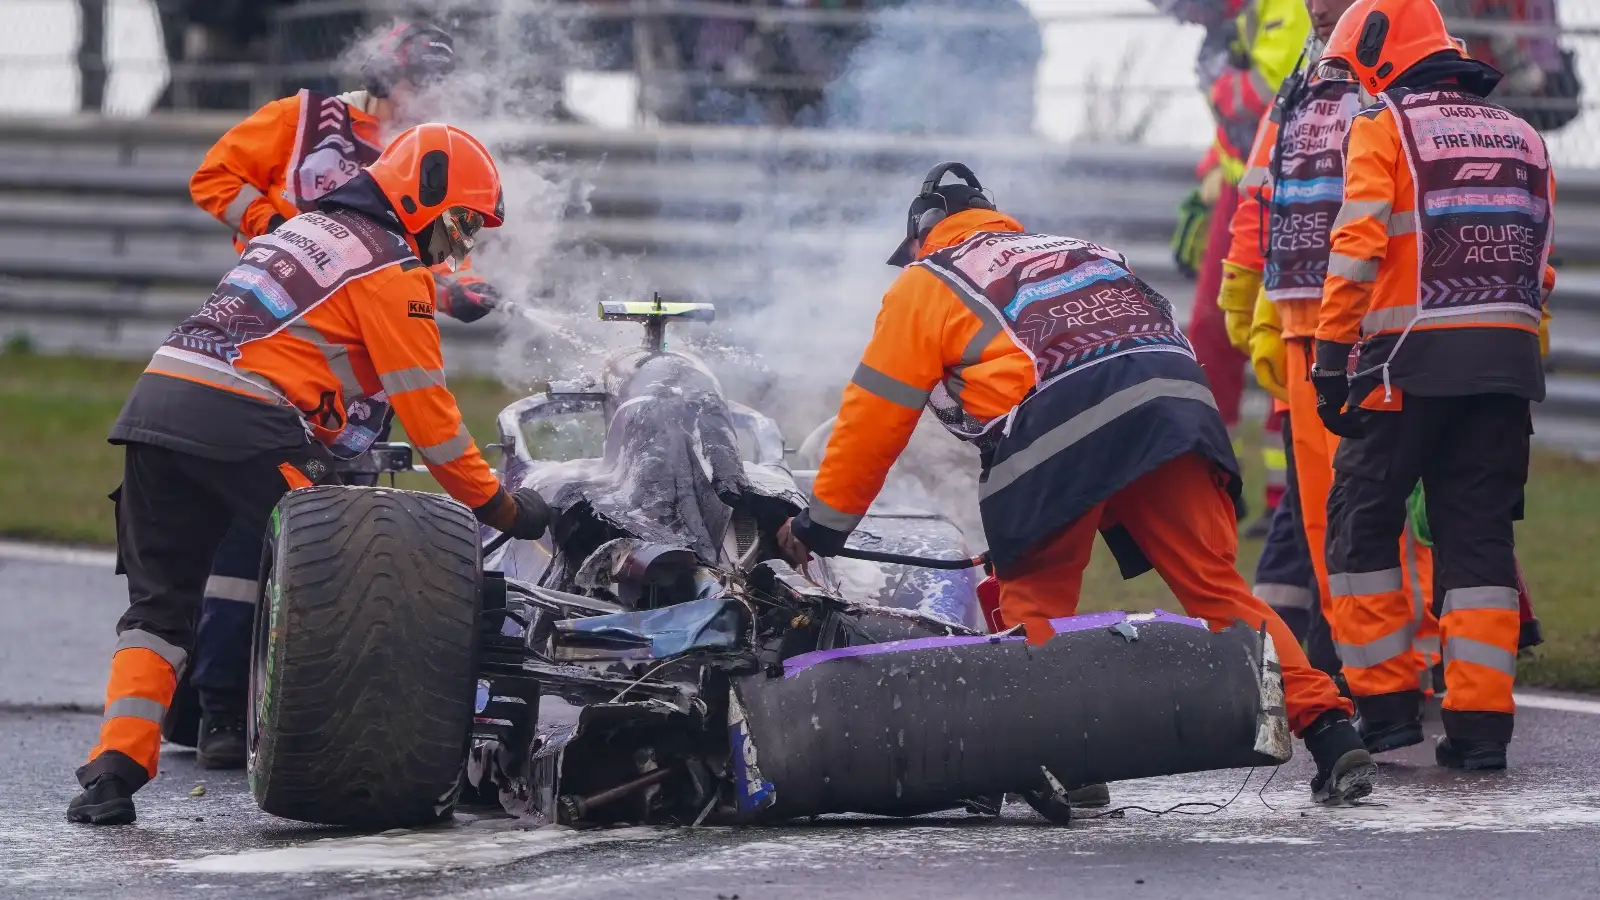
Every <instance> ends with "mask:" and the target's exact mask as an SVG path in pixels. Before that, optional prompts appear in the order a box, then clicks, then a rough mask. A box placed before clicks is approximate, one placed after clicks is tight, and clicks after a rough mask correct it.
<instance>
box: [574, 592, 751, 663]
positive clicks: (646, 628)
mask: <svg viewBox="0 0 1600 900" xmlns="http://www.w3.org/2000/svg"><path fill="white" fill-rule="evenodd" d="M743 622H744V613H743V609H742V607H740V605H739V604H738V603H737V602H735V601H732V600H728V599H726V598H722V597H708V598H706V599H704V600H693V601H690V602H688V603H679V604H677V605H676V606H668V607H665V608H662V609H649V610H642V611H640V612H629V613H616V614H613V615H609V616H591V617H589V618H587V619H567V620H564V621H561V622H557V623H556V631H557V635H558V636H557V639H556V643H557V646H558V647H560V648H567V649H574V650H580V649H581V650H597V651H611V652H609V653H607V654H606V655H607V656H612V657H614V658H624V659H667V658H670V657H673V656H678V655H680V654H684V653H689V652H691V651H695V650H721V649H737V648H738V646H739V634H740V631H741V628H742V625H743Z"/></svg>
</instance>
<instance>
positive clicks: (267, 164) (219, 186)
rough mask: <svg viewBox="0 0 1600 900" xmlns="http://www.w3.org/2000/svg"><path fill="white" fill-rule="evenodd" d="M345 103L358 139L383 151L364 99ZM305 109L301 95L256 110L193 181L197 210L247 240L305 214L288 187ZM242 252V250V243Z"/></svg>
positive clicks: (207, 159) (229, 134)
mask: <svg viewBox="0 0 1600 900" xmlns="http://www.w3.org/2000/svg"><path fill="white" fill-rule="evenodd" d="M360 96H361V97H364V95H360ZM341 99H344V100H345V101H346V104H347V108H348V110H349V113H350V125H351V128H352V129H353V130H354V131H355V133H356V135H357V136H359V137H360V138H361V139H362V140H364V141H367V142H368V143H371V144H373V145H375V146H380V145H381V143H380V141H379V134H378V132H379V124H378V120H377V119H376V118H374V117H373V116H372V115H371V114H370V113H368V112H367V111H366V110H364V109H363V108H362V107H361V104H360V102H358V101H359V99H360V97H357V96H352V95H345V96H344V97H343V98H341ZM300 104H301V100H300V95H299V94H296V95H294V96H292V97H285V98H283V99H282V100H274V101H272V102H271V103H268V104H267V105H266V106H263V107H261V108H260V109H258V110H256V111H255V112H254V113H252V114H251V115H250V117H249V118H247V119H245V120H244V121H243V122H240V123H239V124H237V125H235V126H233V127H232V128H230V129H228V132H227V133H226V134H224V135H223V136H222V137H221V139H219V140H218V141H217V142H216V144H214V145H212V147H211V149H210V150H208V151H206V156H205V159H204V160H203V161H202V162H201V163H200V168H198V169H196V170H195V173H194V175H193V176H192V177H191V178H190V179H189V195H190V196H191V197H193V198H194V202H195V205H196V206H198V207H200V208H201V209H203V210H205V211H206V212H208V213H210V214H212V215H213V216H216V217H217V220H218V221H220V222H222V223H223V224H224V225H227V226H228V227H229V228H232V229H233V230H234V231H235V232H236V233H237V235H238V236H239V237H241V238H242V239H243V240H249V239H250V238H253V237H255V236H256V235H259V234H262V233H264V232H265V231H266V230H267V222H268V221H269V220H270V219H271V218H272V217H273V215H274V214H276V215H280V216H282V217H284V218H285V219H292V218H294V217H295V216H296V215H298V214H299V212H300V210H298V209H296V208H295V205H294V203H293V202H292V201H291V200H290V198H289V191H288V186H287V183H286V178H287V173H288V168H289V160H290V159H291V158H292V157H293V156H294V152H295V146H294V140H295V133H296V128H297V126H298V124H299V122H300ZM239 247H240V249H243V243H242V242H241V243H240V244H239Z"/></svg>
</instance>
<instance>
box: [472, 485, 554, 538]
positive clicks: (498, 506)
mask: <svg viewBox="0 0 1600 900" xmlns="http://www.w3.org/2000/svg"><path fill="white" fill-rule="evenodd" d="M472 514H473V515H475V516H477V518H478V521H479V522H482V523H483V524H485V525H488V526H489V527H490V528H493V529H495V530H496V531H502V532H505V533H506V534H509V535H511V536H512V537H514V538H516V539H517V540H521V541H536V540H538V539H539V538H542V537H544V531H545V529H546V528H548V527H550V504H548V503H546V502H544V498H543V497H541V496H540V495H539V492H538V491H536V490H534V489H533V488H531V487H523V488H517V491H516V493H514V494H508V493H506V489H505V488H501V489H500V492H499V493H497V494H495V495H494V499H492V500H490V501H489V502H488V503H485V504H484V505H482V506H480V507H478V508H477V509H475V510H473V511H472Z"/></svg>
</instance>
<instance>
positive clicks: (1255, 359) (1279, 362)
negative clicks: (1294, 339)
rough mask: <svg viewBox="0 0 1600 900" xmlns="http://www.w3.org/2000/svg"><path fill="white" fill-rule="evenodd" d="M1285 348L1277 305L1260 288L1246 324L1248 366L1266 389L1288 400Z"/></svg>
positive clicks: (1284, 400)
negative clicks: (1248, 325) (1248, 327)
mask: <svg viewBox="0 0 1600 900" xmlns="http://www.w3.org/2000/svg"><path fill="white" fill-rule="evenodd" d="M1287 357H1288V350H1287V348H1286V347H1285V346H1284V343H1283V322H1282V320H1281V319H1279V318H1278V307H1277V305H1276V304H1274V303H1273V302H1272V301H1271V300H1268V299H1267V292H1266V291H1261V292H1260V293H1259V294H1258V295H1257V298H1256V309H1255V318H1254V321H1253V322H1252V324H1251V327H1250V367H1251V368H1252V369H1254V370H1255V373H1256V381H1257V382H1259V383H1260V384H1261V387H1262V388H1263V389H1265V390H1266V392H1267V393H1269V394H1271V395H1272V396H1274V397H1277V398H1278V399H1279V400H1282V401H1283V402H1285V403H1287V402H1289V368H1288V358H1287Z"/></svg>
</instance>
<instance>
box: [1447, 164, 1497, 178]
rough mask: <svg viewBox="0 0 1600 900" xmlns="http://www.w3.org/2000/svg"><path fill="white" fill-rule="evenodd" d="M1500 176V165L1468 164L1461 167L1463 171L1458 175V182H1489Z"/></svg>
mask: <svg viewBox="0 0 1600 900" xmlns="http://www.w3.org/2000/svg"><path fill="white" fill-rule="evenodd" d="M1499 174H1500V164H1499V163H1466V164H1465V165H1463V166H1462V167H1461V171H1459V172H1457V173H1456V180H1457V181H1471V180H1473V179H1475V178H1481V179H1483V180H1484V181H1489V180H1491V179H1493V178H1494V177H1495V176H1496V175H1499Z"/></svg>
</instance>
